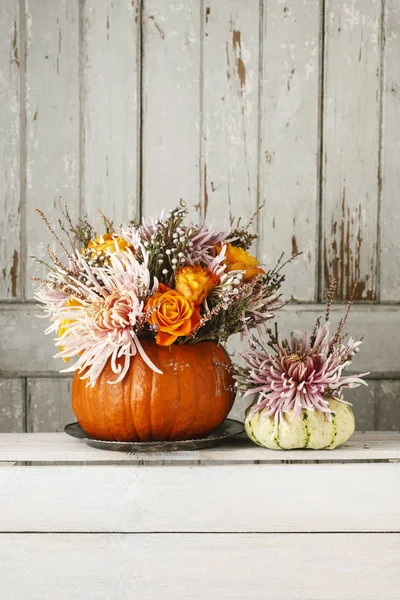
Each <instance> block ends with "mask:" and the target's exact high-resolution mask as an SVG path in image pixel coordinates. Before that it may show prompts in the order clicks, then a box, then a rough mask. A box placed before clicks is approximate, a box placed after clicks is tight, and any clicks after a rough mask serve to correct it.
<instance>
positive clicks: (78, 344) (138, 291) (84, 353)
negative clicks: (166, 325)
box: [36, 248, 161, 385]
mask: <svg viewBox="0 0 400 600" xmlns="http://www.w3.org/2000/svg"><path fill="white" fill-rule="evenodd" d="M141 250H142V255H143V257H144V262H143V263H141V264H140V263H139V262H138V261H137V260H136V258H135V256H134V255H133V253H132V252H131V251H130V250H127V251H124V252H118V253H115V254H111V255H110V263H111V264H110V265H109V266H107V267H105V268H96V267H90V266H89V265H88V264H87V262H86V261H85V260H84V258H83V257H82V256H81V255H79V253H78V254H77V263H78V264H79V267H80V271H81V273H84V274H85V278H86V283H83V282H82V281H80V280H79V279H78V278H71V276H69V277H68V289H69V290H71V295H72V296H73V292H74V291H75V293H76V300H77V301H76V302H75V303H74V305H73V306H70V305H68V304H69V303H68V302H67V300H68V298H67V297H66V295H65V294H63V295H62V296H63V297H62V298H61V293H60V298H59V302H56V303H55V302H54V300H57V299H58V296H57V292H55V291H53V290H52V289H51V285H50V286H49V285H48V284H46V285H45V286H43V287H42V288H40V289H39V290H38V292H37V294H36V298H37V299H38V300H40V301H41V302H44V303H45V305H46V308H47V310H48V312H49V314H50V315H51V317H52V319H53V324H52V325H51V326H50V327H49V329H48V330H47V332H46V333H49V332H52V331H59V329H60V327H62V330H63V333H62V335H61V337H60V338H58V339H57V342H56V345H58V346H60V347H61V351H60V352H59V354H58V355H57V356H61V357H62V358H64V359H69V358H72V357H77V361H76V363H75V364H74V365H73V366H71V367H69V368H67V369H65V371H66V372H68V371H75V370H79V371H85V373H84V375H83V377H82V378H83V379H86V378H88V379H89V381H90V383H91V384H92V385H94V383H95V381H96V379H97V377H98V376H99V375H100V373H101V371H102V370H103V368H104V366H105V364H106V363H107V361H108V360H109V359H111V367H112V370H113V371H114V373H116V375H118V377H117V378H116V380H115V381H114V382H110V383H116V382H118V381H121V380H122V379H123V377H124V376H125V374H126V372H127V370H128V369H129V365H130V360H131V357H132V356H135V355H136V354H137V352H139V354H140V355H141V356H142V358H143V360H144V361H145V362H146V364H147V365H148V366H149V367H151V368H152V369H153V370H154V371H156V372H158V373H161V371H160V370H159V369H158V368H157V367H156V366H155V365H154V364H153V363H152V362H151V361H150V359H149V358H148V357H147V356H146V354H145V352H144V350H143V348H142V345H141V344H140V341H139V338H138V337H137V335H136V333H135V328H136V327H137V326H138V324H140V321H141V320H144V318H145V315H144V305H145V302H146V300H147V298H148V297H149V296H151V295H152V294H153V293H154V292H155V291H156V290H157V288H158V281H157V280H154V282H153V285H151V277H150V273H149V270H148V268H147V254H146V252H145V250H144V248H142V249H141ZM65 278H66V274H65V273H64V272H63V271H61V270H59V271H56V272H54V273H53V274H52V277H51V279H52V281H53V282H54V284H55V286H57V284H60V285H63V286H64V287H65V283H66V281H65ZM53 296H54V298H53Z"/></svg>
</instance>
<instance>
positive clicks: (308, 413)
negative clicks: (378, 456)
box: [235, 282, 368, 450]
mask: <svg viewBox="0 0 400 600" xmlns="http://www.w3.org/2000/svg"><path fill="white" fill-rule="evenodd" d="M335 288H336V283H335V282H333V284H332V286H331V287H330V289H329V291H328V300H327V308H326V314H325V323H324V325H322V326H321V324H320V321H321V319H320V318H319V319H318V320H317V322H316V323H315V326H314V329H313V331H312V334H311V335H310V336H309V335H308V333H307V332H305V331H292V334H291V338H290V340H281V339H280V338H279V336H278V330H277V327H275V332H272V331H271V330H268V333H269V343H268V345H269V347H270V348H269V349H268V350H267V349H266V348H264V347H263V346H262V344H261V343H260V342H259V341H258V340H256V339H255V338H252V339H251V340H250V348H249V350H248V351H247V352H245V353H244V354H242V359H243V361H244V364H245V365H246V367H237V369H236V373H235V378H236V381H237V387H238V388H239V389H240V390H242V391H243V392H244V396H245V397H246V396H253V395H255V397H256V398H255V400H254V402H253V404H252V405H251V406H250V407H249V408H248V409H247V413H246V421H245V427H246V432H247V434H248V436H249V437H250V439H252V440H253V441H254V442H255V443H256V444H259V445H260V446H265V447H267V448H271V449H285V450H286V449H292V448H313V449H325V448H329V449H333V448H336V447H337V446H340V445H341V444H344V443H345V442H346V441H347V440H348V439H349V438H350V437H351V436H352V434H353V433H354V429H355V420H354V415H353V412H352V410H351V408H350V406H349V404H348V403H347V402H345V400H344V399H343V393H342V392H343V389H344V388H352V387H357V386H359V385H360V384H364V385H367V384H366V382H365V381H364V380H363V379H362V377H364V376H365V375H368V373H360V374H358V375H348V376H345V375H343V371H344V370H345V369H346V368H347V367H349V366H350V364H351V361H352V359H353V357H354V356H355V354H356V353H357V352H359V349H360V345H361V343H362V340H360V341H355V340H354V339H353V338H352V337H350V338H348V339H347V340H346V341H345V336H343V335H342V331H343V327H344V325H345V323H346V320H347V316H348V314H349V311H350V307H351V304H352V302H353V297H354V292H353V296H352V298H351V299H350V301H349V303H348V306H347V311H346V314H345V316H344V317H343V318H342V319H341V320H340V322H339V325H338V327H337V329H336V331H335V333H334V334H330V332H329V317H330V308H331V303H332V298H333V296H334V293H335Z"/></svg>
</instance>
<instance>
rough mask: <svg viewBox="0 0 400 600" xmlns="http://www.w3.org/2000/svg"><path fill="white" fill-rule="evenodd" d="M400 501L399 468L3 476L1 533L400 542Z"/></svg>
mask: <svg viewBox="0 0 400 600" xmlns="http://www.w3.org/2000/svg"><path fill="white" fill-rule="evenodd" d="M99 452H100V451H99ZM221 469H223V471H221ZM294 490H295V492H296V493H293V491H294ZM360 490H362V494H361V493H360ZM382 490H384V493H382ZM27 497H29V510H26V508H27V503H26V498H27ZM361 498H362V502H361V503H360V499H361ZM299 499H301V501H299ZM399 501H400V462H397V463H392V464H390V463H370V462H363V463H361V464H357V463H352V462H350V463H347V464H341V463H339V464H325V465H323V466H321V465H320V464H300V465H296V464H284V465H282V464H264V465H258V464H256V465H251V464H250V465H249V464H230V465H225V466H223V467H221V466H214V465H212V464H211V465H198V466H189V467H187V468H185V469H184V470H183V467H182V466H180V465H177V466H175V465H171V466H168V467H166V466H165V465H162V466H156V465H155V466H142V467H138V468H133V467H132V466H129V465H123V464H121V465H119V466H118V467H117V468H116V467H115V466H112V465H109V466H104V465H97V466H95V465H87V466H86V465H76V466H59V465H54V466H46V467H43V466H30V467H26V466H3V467H0V531H2V532H26V533H28V532H70V531H74V532H114V531H121V532H126V533H134V532H137V533H151V532H153V533H157V532H171V531H175V532H182V533H184V532H193V533H195V532H198V533H201V532H204V533H205V532H207V531H219V532H242V533H245V532H264V533H275V532H304V533H305V532H335V531H342V532H359V531H365V532H400V513H399ZM360 504H362V510H360ZM244 507H245V509H244ZM266 507H268V510H266ZM327 511H328V512H329V518H327Z"/></svg>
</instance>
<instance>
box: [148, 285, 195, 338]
mask: <svg viewBox="0 0 400 600" xmlns="http://www.w3.org/2000/svg"><path fill="white" fill-rule="evenodd" d="M160 287H161V285H160ZM164 289H165V290H166V291H163V290H164ZM161 290H162V291H159V292H157V293H156V294H154V296H152V297H151V298H149V299H148V301H147V302H146V306H145V308H146V310H147V309H148V308H151V307H152V306H154V307H155V306H157V305H159V306H157V308H156V309H155V310H154V311H153V312H152V313H151V315H150V316H149V318H148V321H149V323H151V324H152V325H157V327H158V333H157V337H156V342H157V344H159V345H160V346H170V345H171V344H173V343H174V342H175V340H176V339H177V338H178V337H180V336H185V335H189V333H191V332H192V331H193V330H194V329H196V327H197V326H198V324H199V323H200V318H201V317H200V312H199V310H198V309H197V308H196V306H195V304H194V302H192V301H191V300H189V299H188V298H184V297H183V296H181V294H179V293H178V292H176V291H175V290H170V289H169V288H167V286H162V288H161Z"/></svg>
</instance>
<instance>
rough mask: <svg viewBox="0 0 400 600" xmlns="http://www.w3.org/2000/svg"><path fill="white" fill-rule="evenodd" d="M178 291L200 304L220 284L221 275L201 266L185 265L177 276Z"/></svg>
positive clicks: (176, 287) (176, 286)
mask: <svg viewBox="0 0 400 600" xmlns="http://www.w3.org/2000/svg"><path fill="white" fill-rule="evenodd" d="M175 282H176V285H175V289H176V291H177V292H179V293H180V294H182V296H185V298H188V299H189V300H192V302H194V303H195V304H196V305H197V306H199V305H200V304H201V303H202V302H203V301H204V298H205V297H206V296H208V294H209V293H210V292H212V290H213V289H214V288H215V287H216V286H217V285H218V284H219V277H218V275H215V273H210V271H208V270H207V269H203V267H200V266H194V267H183V268H182V269H179V271H177V273H176V276H175Z"/></svg>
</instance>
